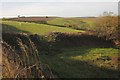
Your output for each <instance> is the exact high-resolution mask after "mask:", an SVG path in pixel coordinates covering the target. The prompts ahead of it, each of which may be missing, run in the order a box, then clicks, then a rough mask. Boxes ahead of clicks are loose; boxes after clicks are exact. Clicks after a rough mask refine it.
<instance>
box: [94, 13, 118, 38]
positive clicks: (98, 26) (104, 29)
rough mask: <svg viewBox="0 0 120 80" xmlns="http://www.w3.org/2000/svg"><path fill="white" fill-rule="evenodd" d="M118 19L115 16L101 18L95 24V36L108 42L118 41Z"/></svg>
mask: <svg viewBox="0 0 120 80" xmlns="http://www.w3.org/2000/svg"><path fill="white" fill-rule="evenodd" d="M118 28H119V27H118V17H117V16H111V15H108V16H101V17H99V18H98V20H97V21H96V23H95V31H96V34H97V35H98V36H100V37H105V38H106V39H110V40H117V39H118V37H119V36H118V35H119V34H118V32H119V29H118Z"/></svg>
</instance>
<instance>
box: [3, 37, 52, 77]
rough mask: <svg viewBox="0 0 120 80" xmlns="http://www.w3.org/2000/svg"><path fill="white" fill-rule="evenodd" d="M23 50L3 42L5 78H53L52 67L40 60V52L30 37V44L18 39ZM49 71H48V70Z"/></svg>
mask: <svg viewBox="0 0 120 80" xmlns="http://www.w3.org/2000/svg"><path fill="white" fill-rule="evenodd" d="M17 41H18V43H19V47H20V49H21V50H19V51H17V50H15V49H14V48H13V47H11V46H10V45H9V44H7V43H6V42H3V43H2V66H3V68H2V76H3V78H44V79H45V78H52V77H53V74H52V72H51V70H50V68H49V67H48V66H46V65H44V64H42V63H41V62H40V56H39V52H38V51H37V49H36V47H35V45H34V44H33V42H32V41H31V40H30V39H29V41H28V42H29V45H26V44H23V42H22V40H21V39H20V38H18V39H17ZM45 70H46V71H47V73H46V71H45Z"/></svg>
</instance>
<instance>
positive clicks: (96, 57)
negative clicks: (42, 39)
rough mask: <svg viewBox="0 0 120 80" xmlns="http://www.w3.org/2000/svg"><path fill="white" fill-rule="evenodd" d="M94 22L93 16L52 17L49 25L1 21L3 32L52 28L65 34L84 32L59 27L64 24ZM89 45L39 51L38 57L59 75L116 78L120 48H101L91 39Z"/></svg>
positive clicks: (47, 31) (30, 31)
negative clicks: (84, 17)
mask: <svg viewBox="0 0 120 80" xmlns="http://www.w3.org/2000/svg"><path fill="white" fill-rule="evenodd" d="M94 21H95V20H94V19H92V20H91V19H83V18H72V19H71V18H66V19H65V18H55V19H52V20H50V21H48V24H51V25H48V24H38V23H28V22H16V21H3V24H4V25H3V31H8V32H18V33H19V32H29V33H33V34H39V35H46V34H48V33H49V32H54V31H55V32H65V33H78V32H85V31H83V30H75V29H71V28H66V27H60V26H64V25H66V24H77V25H79V26H81V25H82V24H89V25H91V26H92V25H94ZM84 22H85V23H84ZM52 25H54V26H52ZM55 25H56V26H55ZM57 25H58V26H57ZM89 28H91V27H89ZM91 40H93V39H91ZM88 41H89V40H88ZM98 43H99V42H98ZM103 44H104V43H103ZM92 45H93V46H92ZM92 45H91V46H90V45H89V47H88V45H84V46H79V47H73V46H70V47H69V48H68V47H62V48H60V50H61V51H60V52H59V51H57V52H55V53H54V54H52V53H50V55H48V54H40V58H41V61H42V62H43V63H44V64H48V65H49V67H50V68H51V69H52V71H53V73H54V74H55V75H57V76H58V77H60V78H110V77H111V78H115V77H118V71H117V69H118V62H117V57H118V53H119V51H118V50H119V49H117V48H116V47H113V46H110V47H105V46H103V47H100V46H98V45H97V44H95V43H94V42H93V44H92ZM101 45H102V44H101ZM54 47H56V46H54ZM39 53H41V52H39Z"/></svg>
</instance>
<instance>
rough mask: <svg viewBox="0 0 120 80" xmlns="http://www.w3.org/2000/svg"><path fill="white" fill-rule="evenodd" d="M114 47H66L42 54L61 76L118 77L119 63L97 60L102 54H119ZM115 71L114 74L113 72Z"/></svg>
mask: <svg viewBox="0 0 120 80" xmlns="http://www.w3.org/2000/svg"><path fill="white" fill-rule="evenodd" d="M117 55H118V49H114V48H86V47H80V48H65V49H63V52H62V53H56V54H55V55H44V54H42V55H41V60H42V61H43V62H44V63H46V64H48V65H49V66H50V67H51V68H52V70H53V71H54V73H55V74H57V75H58V76H59V77H61V78H95V77H99V78H104V77H117V69H116V66H117V63H115V62H114V61H112V60H110V61H102V60H96V59H97V58H100V57H102V56H109V57H113V56H117ZM113 73H114V74H113Z"/></svg>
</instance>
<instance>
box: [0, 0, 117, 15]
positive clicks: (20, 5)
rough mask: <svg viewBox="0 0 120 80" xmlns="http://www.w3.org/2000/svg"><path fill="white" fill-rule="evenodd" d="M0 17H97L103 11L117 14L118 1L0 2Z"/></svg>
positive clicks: (30, 0) (40, 0) (25, 0)
mask: <svg viewBox="0 0 120 80" xmlns="http://www.w3.org/2000/svg"><path fill="white" fill-rule="evenodd" d="M0 8H2V10H1V9H0V10H1V11H0V17H16V16H17V15H21V16H63V17H83V16H84V17H85V16H99V15H100V14H102V13H103V12H104V11H111V12H114V13H115V14H117V13H118V0H106V1H105V0H89V1H88V0H84V2H83V0H34V2H33V0H1V4H0Z"/></svg>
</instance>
